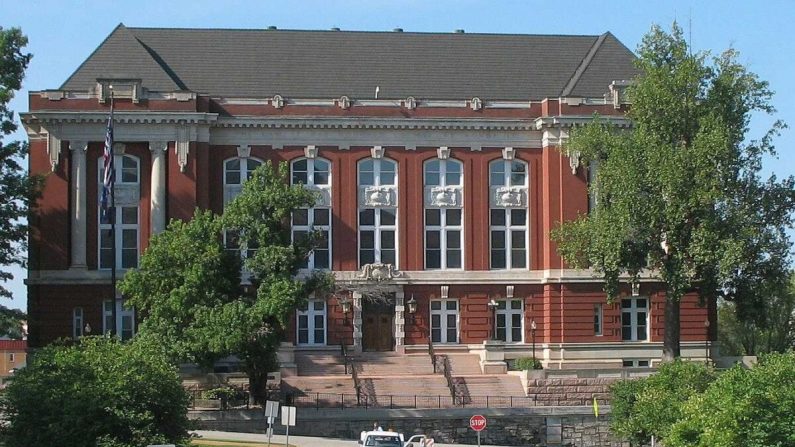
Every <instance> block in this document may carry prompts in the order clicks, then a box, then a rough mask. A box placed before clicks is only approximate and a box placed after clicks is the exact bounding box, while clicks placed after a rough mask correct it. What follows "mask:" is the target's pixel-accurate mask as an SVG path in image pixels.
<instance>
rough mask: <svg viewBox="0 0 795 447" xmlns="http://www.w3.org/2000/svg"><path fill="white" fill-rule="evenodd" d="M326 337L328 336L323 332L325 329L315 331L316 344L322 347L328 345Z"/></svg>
mask: <svg viewBox="0 0 795 447" xmlns="http://www.w3.org/2000/svg"><path fill="white" fill-rule="evenodd" d="M325 335H326V334H325V333H324V332H323V329H315V340H314V342H315V344H318V345H322V344H324V343H326V340H325Z"/></svg>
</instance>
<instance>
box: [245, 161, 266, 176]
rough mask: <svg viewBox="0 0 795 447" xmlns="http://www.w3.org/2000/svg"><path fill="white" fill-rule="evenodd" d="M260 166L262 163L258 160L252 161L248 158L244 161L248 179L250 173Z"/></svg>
mask: <svg viewBox="0 0 795 447" xmlns="http://www.w3.org/2000/svg"><path fill="white" fill-rule="evenodd" d="M260 165H262V163H260V162H259V161H258V160H254V159H251V158H249V159H248V160H247V161H246V168H247V169H248V176H249V178H250V177H251V172H253V171H254V170H255V169H257V168H258V167H260Z"/></svg>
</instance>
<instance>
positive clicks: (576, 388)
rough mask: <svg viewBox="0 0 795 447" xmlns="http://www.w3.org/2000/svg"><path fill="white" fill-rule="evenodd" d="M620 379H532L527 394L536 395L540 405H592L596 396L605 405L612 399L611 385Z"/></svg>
mask: <svg viewBox="0 0 795 447" xmlns="http://www.w3.org/2000/svg"><path fill="white" fill-rule="evenodd" d="M619 380H622V379H618V378H586V379H582V378H566V379H530V380H528V386H527V395H528V396H531V397H535V399H536V402H538V405H554V406H558V405H560V406H569V405H573V406H577V405H591V404H593V399H594V398H596V401H597V402H598V403H599V404H600V405H605V404H607V403H609V401H610V385H612V384H613V383H615V382H617V381H619Z"/></svg>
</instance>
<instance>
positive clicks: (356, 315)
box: [353, 292, 362, 352]
mask: <svg viewBox="0 0 795 447" xmlns="http://www.w3.org/2000/svg"><path fill="white" fill-rule="evenodd" d="M353 351H354V352H362V293H361V292H353Z"/></svg>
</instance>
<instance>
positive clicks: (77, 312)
mask: <svg viewBox="0 0 795 447" xmlns="http://www.w3.org/2000/svg"><path fill="white" fill-rule="evenodd" d="M82 336H83V308H82V307H75V308H74V309H72V338H74V339H78V338H80V337H82Z"/></svg>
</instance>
